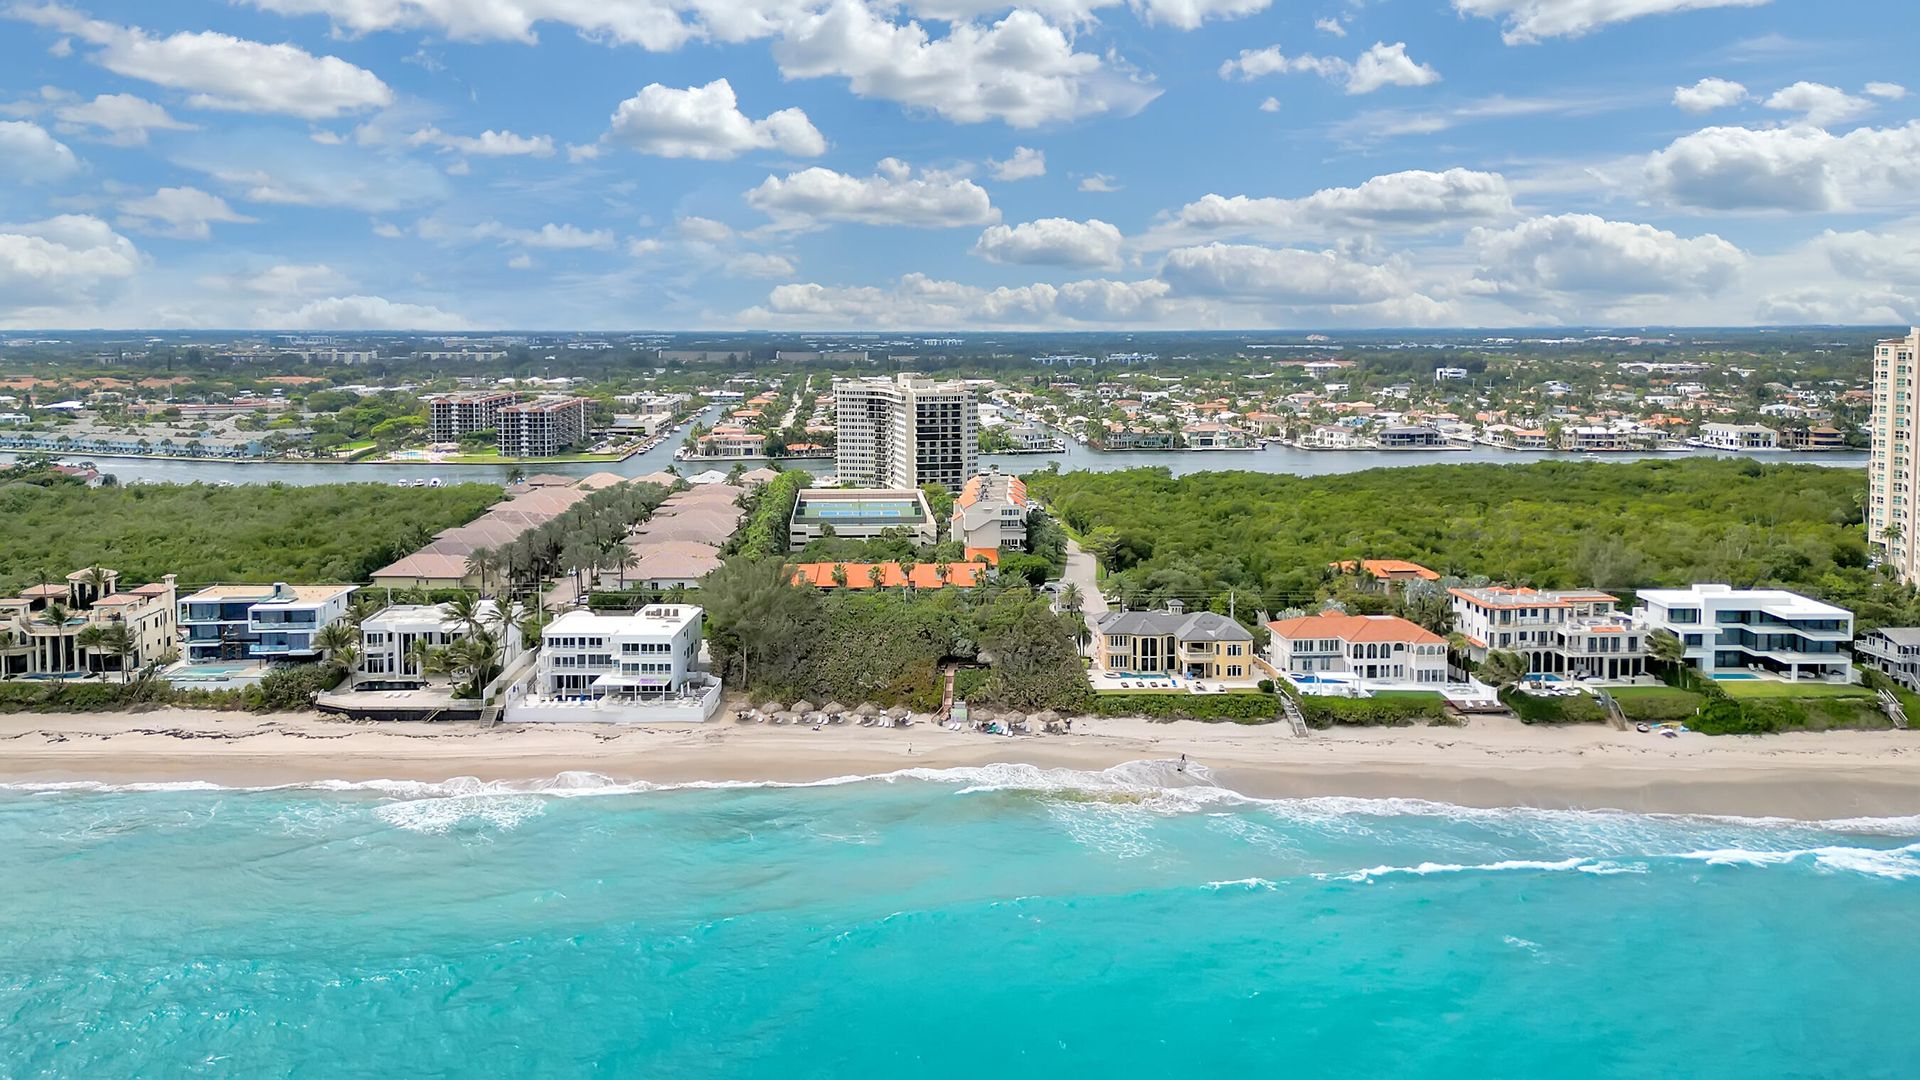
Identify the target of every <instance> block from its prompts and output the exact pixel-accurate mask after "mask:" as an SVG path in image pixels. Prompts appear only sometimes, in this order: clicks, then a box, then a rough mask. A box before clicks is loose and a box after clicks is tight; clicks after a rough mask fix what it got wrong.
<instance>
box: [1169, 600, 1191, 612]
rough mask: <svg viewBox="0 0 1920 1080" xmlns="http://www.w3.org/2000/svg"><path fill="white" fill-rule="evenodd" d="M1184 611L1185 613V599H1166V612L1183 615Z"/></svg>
mask: <svg viewBox="0 0 1920 1080" xmlns="http://www.w3.org/2000/svg"><path fill="white" fill-rule="evenodd" d="M1186 613H1187V605H1186V602H1185V601H1183V600H1178V599H1175V600H1169V601H1167V614H1169V615H1185V614H1186Z"/></svg>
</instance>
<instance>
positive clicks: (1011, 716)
mask: <svg viewBox="0 0 1920 1080" xmlns="http://www.w3.org/2000/svg"><path fill="white" fill-rule="evenodd" d="M1000 722H1001V723H1003V724H1005V725H1007V726H1008V727H1013V726H1014V725H1015V724H1024V723H1026V722H1027V714H1026V713H1023V712H1005V713H1001V714H1000Z"/></svg>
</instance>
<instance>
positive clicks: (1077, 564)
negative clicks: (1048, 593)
mask: <svg viewBox="0 0 1920 1080" xmlns="http://www.w3.org/2000/svg"><path fill="white" fill-rule="evenodd" d="M1060 580H1061V581H1064V582H1066V583H1068V584H1070V585H1074V586H1077V587H1078V588H1079V590H1080V613H1081V614H1082V615H1083V616H1085V617H1086V620H1087V639H1088V641H1092V640H1093V638H1094V637H1095V636H1096V635H1098V634H1099V633H1100V616H1102V615H1105V614H1106V613H1107V598H1106V597H1104V596H1102V595H1100V580H1099V568H1098V566H1097V564H1096V563H1095V562H1094V559H1093V556H1092V555H1090V554H1088V553H1087V552H1086V551H1084V550H1083V549H1082V548H1081V547H1080V544H1079V542H1078V541H1076V540H1074V539H1073V538H1072V537H1068V538H1067V568H1066V569H1065V570H1064V571H1062V572H1061V574H1060ZM1088 648H1092V646H1091V645H1089V646H1088Z"/></svg>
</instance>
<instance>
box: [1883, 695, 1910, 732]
mask: <svg viewBox="0 0 1920 1080" xmlns="http://www.w3.org/2000/svg"><path fill="white" fill-rule="evenodd" d="M1880 708H1881V709H1882V710H1884V711H1885V712H1886V714H1887V719H1889V720H1891V721H1893V726H1894V727H1897V728H1899V729H1900V730H1901V731H1905V730H1907V710H1906V708H1905V707H1904V706H1902V705H1901V704H1900V699H1899V698H1897V697H1895V696H1894V694H1893V691H1891V690H1882V691H1880Z"/></svg>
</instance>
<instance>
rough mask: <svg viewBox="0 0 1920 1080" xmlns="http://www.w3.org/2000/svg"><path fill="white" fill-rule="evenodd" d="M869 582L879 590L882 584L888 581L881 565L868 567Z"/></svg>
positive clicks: (875, 564)
mask: <svg viewBox="0 0 1920 1080" xmlns="http://www.w3.org/2000/svg"><path fill="white" fill-rule="evenodd" d="M867 580H868V581H869V582H871V583H872V584H873V587H874V588H876V589H877V588H879V587H880V583H881V582H883V581H885V580H887V572H886V571H885V570H882V569H880V564H879V563H874V564H873V565H872V566H869V567H867Z"/></svg>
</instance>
